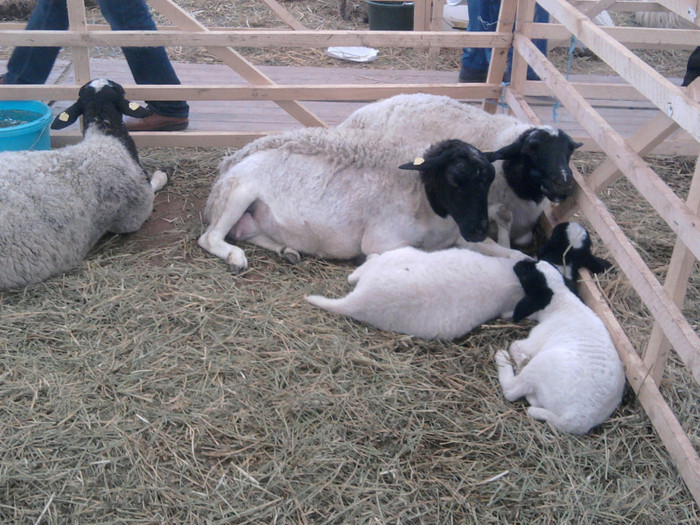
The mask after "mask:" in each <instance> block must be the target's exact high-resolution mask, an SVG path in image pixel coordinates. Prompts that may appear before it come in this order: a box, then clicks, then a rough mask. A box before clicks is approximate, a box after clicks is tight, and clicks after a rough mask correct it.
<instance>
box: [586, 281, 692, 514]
mask: <svg viewBox="0 0 700 525" xmlns="http://www.w3.org/2000/svg"><path fill="white" fill-rule="evenodd" d="M581 273H582V276H583V279H582V282H581V284H580V285H579V290H580V292H581V296H582V298H583V299H584V301H585V302H586V304H587V305H588V306H590V307H591V309H592V310H593V311H594V312H595V313H596V314H597V315H598V317H600V318H601V320H602V321H603V323H605V326H606V328H607V329H608V332H610V336H611V337H612V339H613V341H614V342H615V347H616V348H617V352H618V354H619V355H620V359H622V362H623V363H624V365H625V374H626V375H627V381H628V382H629V384H630V386H631V387H632V389H633V390H634V392H635V394H636V395H637V399H639V402H640V404H641V405H642V407H643V408H644V412H646V414H647V417H649V419H650V420H651V423H652V425H654V429H655V430H656V433H657V434H658V435H659V437H660V438H661V442H662V443H663V444H664V446H665V447H666V450H668V453H669V455H670V456H671V459H672V460H673V463H674V465H675V467H676V469H678V472H679V473H680V475H681V477H682V478H683V481H685V484H686V486H687V487H688V490H689V491H690V493H691V494H692V495H693V498H694V499H695V503H696V504H697V505H700V458H698V454H697V452H695V449H694V448H693V444H692V443H691V442H690V440H689V439H688V436H687V435H686V434H685V432H684V430H683V426H682V425H681V424H680V423H679V422H678V419H677V418H676V416H675V415H674V414H673V411H672V410H671V408H670V407H669V406H668V404H667V403H666V401H665V400H664V398H663V396H662V395H661V392H660V391H659V387H658V386H657V383H656V382H655V381H654V380H653V379H652V378H651V377H650V376H649V374H648V370H647V368H646V367H645V366H644V364H643V363H642V361H641V359H640V358H639V356H638V355H637V352H636V351H635V349H634V347H633V346H632V343H630V341H629V339H628V338H627V336H626V334H625V333H624V331H623V329H622V327H621V326H620V324H619V323H618V322H617V319H615V316H614V315H613V313H612V312H611V311H610V309H609V308H608V306H607V304H606V302H605V298H604V297H603V295H602V294H601V293H600V291H599V290H598V288H597V286H596V283H595V281H594V279H592V278H591V277H590V274H589V273H588V272H587V271H585V270H582V272H581Z"/></svg>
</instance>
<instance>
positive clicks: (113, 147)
mask: <svg viewBox="0 0 700 525" xmlns="http://www.w3.org/2000/svg"><path fill="white" fill-rule="evenodd" d="M146 114H147V110H146V109H145V108H142V107H140V106H139V105H138V104H136V103H133V102H129V101H128V100H126V99H125V98H124V89H123V88H122V87H121V86H120V85H119V84H116V83H115V82H111V81H109V80H93V81H91V82H89V83H87V84H85V85H84V86H83V87H82V88H80V91H79V96H78V100H77V101H76V102H75V104H73V105H72V106H70V107H69V108H68V109H66V110H65V111H64V112H62V113H60V114H59V115H58V116H57V117H56V118H55V119H54V121H53V123H52V125H51V127H52V128H53V129H62V128H64V127H66V126H68V125H70V124H72V123H73V122H75V121H76V120H77V119H78V117H79V116H80V115H83V123H84V126H85V130H84V136H83V140H82V141H81V142H80V143H78V144H75V145H72V146H67V147H65V148H61V149H58V150H53V151H33V152H6V153H2V154H0V289H11V288H17V287H21V286H25V285H27V284H30V283H34V282H38V281H42V280H44V279H47V278H49V277H51V276H53V275H56V274H59V273H62V272H65V271H67V270H69V269H70V268H72V267H74V266H75V265H76V264H78V263H79V262H80V261H81V260H82V259H83V258H84V257H85V255H86V254H87V252H88V250H90V248H91V247H92V246H93V245H94V244H95V243H96V242H97V240H98V239H99V238H100V237H102V235H104V234H105V233H107V232H114V233H128V232H134V231H136V230H138V229H139V228H140V227H141V225H142V224H143V222H144V221H145V220H146V219H147V218H148V216H149V215H150V213H151V211H152V209H153V197H154V195H153V194H154V191H156V190H158V189H160V188H161V187H162V186H163V185H164V184H165V182H166V180H167V176H166V175H165V173H163V172H161V171H157V172H156V173H154V175H153V178H152V180H151V181H150V182H149V179H148V176H147V174H146V172H145V171H144V170H143V168H142V167H141V165H140V163H139V159H138V154H137V152H136V146H135V145H134V142H133V140H132V139H131V137H130V136H129V134H128V132H127V130H126V127H125V126H124V124H123V123H122V115H130V116H134V117H143V116H144V115H146Z"/></svg>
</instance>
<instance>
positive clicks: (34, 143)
mask: <svg viewBox="0 0 700 525" xmlns="http://www.w3.org/2000/svg"><path fill="white" fill-rule="evenodd" d="M52 117H53V113H52V112H51V108H50V107H49V106H47V105H46V104H43V103H42V102H36V101H33V100H2V101H0V151H22V150H41V149H51V136H50V133H49V125H50V124H51V120H52Z"/></svg>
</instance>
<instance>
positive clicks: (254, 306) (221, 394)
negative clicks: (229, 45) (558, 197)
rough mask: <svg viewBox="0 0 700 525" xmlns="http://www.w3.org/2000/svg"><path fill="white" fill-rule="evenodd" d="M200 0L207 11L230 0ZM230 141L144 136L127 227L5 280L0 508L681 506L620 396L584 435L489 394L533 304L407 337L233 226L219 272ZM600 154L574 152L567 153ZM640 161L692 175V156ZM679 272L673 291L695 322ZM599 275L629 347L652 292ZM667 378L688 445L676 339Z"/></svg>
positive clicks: (84, 519)
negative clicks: (210, 222)
mask: <svg viewBox="0 0 700 525" xmlns="http://www.w3.org/2000/svg"><path fill="white" fill-rule="evenodd" d="M180 3H181V5H183V6H184V7H186V8H189V9H191V10H192V11H193V12H195V13H196V14H197V15H198V16H199V15H200V11H203V10H204V9H205V8H204V7H203V3H202V2H194V1H191V2H180ZM253 3H254V2H240V6H241V10H240V11H245V8H246V6H248V5H249V4H253ZM334 3H335V2H334V1H330V0H329V1H327V2H324V4H327V5H326V8H327V9H328V13H331V12H333V13H334V12H335V11H332V10H333V9H334V5H333V4H334ZM195 4H197V5H195ZM292 4H295V5H294V8H295V9H300V10H303V9H305V8H306V9H310V5H312V4H313V3H312V2H302V1H299V2H290V3H289V4H287V3H285V6H287V5H289V6H290V7H291V5H292ZM319 4H321V2H319ZM238 5H239V3H236V6H238ZM207 6H208V7H207V8H208V9H209V11H207V12H206V13H204V12H203V13H202V18H203V19H204V20H205V21H207V20H206V19H207V17H211V19H212V20H211V21H207V23H210V24H212V25H217V24H220V25H224V22H225V20H223V19H222V20H221V21H217V20H218V19H216V16H217V14H219V13H220V14H221V15H222V17H223V15H224V14H225V13H230V12H236V11H237V10H238V8H237V7H232V6H231V4H230V3H228V2H207ZM260 11H261V12H262V9H261V8H260ZM309 16H311V15H309ZM251 20H252V19H251ZM338 23H341V22H340V21H339V22H338ZM225 153H226V151H224V150H204V149H197V150H195V149H188V150H183V149H168V150H160V149H151V150H143V151H142V152H141V156H142V158H143V160H144V163H145V164H146V166H147V167H148V168H149V169H151V170H152V169H154V168H155V167H158V166H161V165H164V164H165V165H170V166H174V167H175V174H174V176H173V177H172V178H171V181H170V182H169V184H168V185H167V186H166V187H165V188H164V190H163V191H162V192H161V193H160V194H159V195H158V196H157V200H156V209H155V211H154V214H153V216H152V218H151V219H150V220H149V221H148V222H147V223H146V225H145V226H144V228H142V230H141V231H140V232H139V233H137V234H133V235H129V236H108V237H106V238H105V239H103V241H102V242H101V243H100V245H99V246H97V247H96V248H95V249H94V250H93V251H92V252H91V254H90V255H89V256H88V258H87V259H86V260H85V261H84V262H83V263H82V264H81V265H79V266H78V267H77V268H76V269H75V270H73V271H71V272H69V273H68V274H66V275H64V276H61V277H57V278H54V279H51V280H49V281H47V282H44V283H39V284H35V285H32V286H29V287H27V288H25V289H23V290H18V291H14V292H5V293H0V522H2V523H7V524H10V523H13V524H14V523H16V524H20V523H21V524H24V523H45V524H65V523H76V524H84V523H101V524H105V525H107V524H122V523H133V524H147V523H173V524H175V523H177V524H201V523H210V524H273V523H280V524H283V523H302V524H321V523H326V524H338V525H340V524H349V523H368V524H369V523H372V524H374V523H377V524H379V523H393V524H399V523H400V524H449V523H479V524H501V523H512V524H516V523H521V524H528V525H535V524H563V523H576V524H600V523H605V524H632V523H633V524H635V525H637V524H643V525H645V524H650V525H651V524H659V525H661V524H671V523H673V524H695V523H698V522H700V513H699V512H698V509H697V507H696V506H695V504H694V503H693V500H692V497H691V495H690V493H689V492H688V490H687V489H686V487H685V485H684V483H683V481H682V479H681V478H680V477H679V475H678V473H677V471H676V469H675V468H674V467H673V466H672V464H671V460H670V458H669V456H668V454H667V453H666V451H665V449H664V447H663V445H662V444H661V443H660V441H659V439H658V437H657V436H656V433H655V432H654V430H653V428H652V427H651V424H650V423H649V420H648V419H647V417H646V416H645V414H644V411H643V410H642V409H641V407H640V406H639V404H638V403H637V401H636V399H635V398H634V396H633V395H631V394H629V393H628V394H627V395H626V396H625V399H624V401H623V404H622V406H621V407H620V408H619V409H618V410H617V411H616V412H615V413H614V415H613V417H611V418H610V419H609V420H608V421H607V422H606V423H605V424H604V425H602V426H601V427H600V428H598V429H595V430H594V431H593V432H592V433H591V434H590V435H587V436H572V435H568V434H564V433H561V432H558V431H556V430H553V429H552V428H550V427H549V426H547V425H545V424H542V423H538V422H535V421H533V420H531V419H530V418H529V417H528V416H527V414H526V412H525V409H526V406H527V404H526V403H525V402H524V401H521V402H517V403H508V402H506V401H505V400H504V398H503V396H502V393H501V391H500V386H499V384H498V379H497V376H496V371H495V367H494V364H493V353H494V351H495V350H496V349H498V348H502V347H504V346H506V345H508V344H509V342H511V341H513V340H514V339H517V338H521V337H524V336H525V335H526V333H527V330H528V329H529V328H530V326H531V325H528V324H527V323H523V324H521V325H513V324H510V323H508V322H505V321H494V322H492V323H488V324H487V325H485V326H483V327H482V328H480V329H479V330H476V331H474V332H473V333H471V334H469V335H468V336H466V337H464V338H461V339H458V340H455V341H423V340H420V339H414V338H411V337H407V336H403V335H397V334H392V333H387V332H381V331H379V330H376V329H374V328H371V327H368V326H366V325H363V324H361V323H357V322H354V321H351V320H349V319H346V318H342V317H338V316H334V315H331V314H329V313H327V312H324V311H322V310H318V309H315V308H313V307H311V306H310V305H309V304H307V303H306V302H305V300H304V296H305V295H308V294H312V293H323V294H326V295H332V296H338V295H341V294H343V293H345V292H347V291H348V290H349V286H348V284H347V282H346V277H347V275H348V274H349V273H350V271H351V269H352V268H353V266H352V264H350V263H346V262H336V261H320V260H314V259H311V258H304V259H303V260H302V262H301V263H300V264H298V265H295V266H292V265H289V264H287V263H285V262H283V261H281V260H280V259H279V258H278V257H276V256H275V255H274V254H271V253H269V252H267V251H264V250H260V249H257V248H255V247H252V246H244V248H245V250H246V253H247V255H248V257H249V262H250V269H249V270H248V271H247V272H245V273H244V274H242V275H239V276H233V275H231V274H230V273H229V272H228V270H227V268H226V265H225V264H224V263H223V262H222V261H221V260H219V259H216V258H214V257H213V256H211V255H209V254H207V253H204V252H203V251H202V250H201V249H200V248H199V247H198V246H197V244H196V238H197V236H198V235H199V234H200V233H201V232H202V231H203V227H204V224H203V222H202V217H201V212H202V210H203V205H204V201H205V199H206V197H207V195H208V192H209V188H210V186H211V184H212V182H213V180H214V178H215V177H216V166H217V164H218V162H219V160H220V159H221V157H222V156H223V155H224V154H225ZM601 160H602V159H601V158H600V156H596V155H592V154H588V155H584V154H581V153H577V155H576V164H577V166H578V167H579V169H581V170H582V171H584V172H587V171H590V170H591V169H592V168H593V167H594V166H595V165H596V164H597V163H599V162H600V161H601ZM650 160H651V161H652V162H653V163H654V167H655V169H656V170H657V171H658V172H659V173H661V174H662V175H663V176H664V177H666V178H667V179H668V180H669V181H670V182H671V183H673V184H674V187H677V188H678V192H679V195H684V192H687V187H688V184H689V180H690V177H691V175H692V170H693V165H692V159H690V160H689V159H670V158H662V157H655V158H652V159H650ZM603 198H604V199H605V201H606V204H607V205H608V206H609V207H610V209H611V210H612V211H613V213H614V214H615V215H616V216H617V217H618V218H619V221H620V224H621V226H622V227H623V229H624V230H625V232H626V233H627V234H628V235H629V236H630V237H631V238H632V239H633V240H634V242H635V244H636V245H637V246H638V247H639V249H640V252H641V253H642V254H643V256H644V257H645V259H646V260H647V261H648V262H649V263H650V265H651V267H652V269H653V270H654V271H655V272H657V273H658V274H659V275H660V276H663V275H664V273H665V271H666V267H667V264H668V258H669V256H670V253H671V250H672V248H673V237H672V236H671V235H670V232H669V231H668V230H667V228H666V227H665V226H664V225H662V224H660V222H659V221H658V219H657V218H656V216H655V214H654V213H653V212H652V211H651V210H649V209H648V206H646V205H645V204H644V203H643V202H642V200H641V198H638V196H637V195H636V193H635V190H634V189H633V188H631V187H629V185H628V184H626V183H625V182H624V181H620V182H618V183H616V184H615V185H613V186H612V187H611V188H610V189H608V190H607V191H606V192H605V194H604V195H603ZM598 246H599V245H598ZM597 251H598V253H599V254H601V255H605V253H604V250H601V249H600V247H599V248H598V250H597ZM697 273H698V272H697V269H696V271H695V272H694V274H693V278H692V280H691V286H690V290H689V300H688V302H687V306H686V309H685V313H686V315H687V316H688V318H689V319H690V320H691V323H692V324H693V326H694V327H695V328H696V329H698V327H699V326H700V319H699V318H698V316H699V315H700V313H699V312H698V308H697V304H698V295H699V292H698V290H699V288H698V275H697ZM599 279H600V285H601V287H602V288H603V289H604V290H605V292H606V294H607V295H608V297H609V298H610V301H611V306H612V307H613V309H614V311H615V312H616V314H617V316H618V319H619V320H620V321H621V322H622V323H623V325H624V326H625V328H626V329H627V330H628V332H629V333H630V334H631V335H632V337H633V342H634V343H635V344H636V345H637V347H638V348H643V347H644V343H645V341H646V339H647V338H648V335H649V333H650V330H651V322H650V317H649V314H648V312H647V311H646V309H645V308H643V307H642V305H641V303H640V301H639V299H638V298H637V297H636V295H635V294H634V293H633V292H632V291H631V288H630V287H629V284H628V283H627V281H626V279H625V277H624V275H622V274H621V273H620V272H619V271H617V270H616V269H613V270H612V271H610V272H608V273H606V274H605V275H603V276H601V277H600V278H599ZM662 389H663V392H664V395H665V396H666V398H667V399H668V401H669V403H670V404H671V406H672V408H673V410H674V411H675V412H676V413H677V414H678V416H679V419H680V420H681V423H682V424H683V426H684V428H685V430H686V431H687V432H689V435H690V438H691V440H692V441H693V443H694V444H695V446H696V447H697V446H698V445H699V444H700V443H699V439H700V437H699V436H698V430H697V429H698V428H700V414H699V413H698V412H699V410H700V409H699V408H698V406H699V405H698V403H697V385H696V384H695V383H694V381H693V379H692V378H691V377H689V375H688V374H687V372H686V371H685V370H684V369H683V367H682V365H681V364H680V363H679V362H678V361H677V358H675V357H673V356H672V359H671V362H670V364H669V371H668V373H667V374H666V376H665V378H664V382H663V384H662Z"/></svg>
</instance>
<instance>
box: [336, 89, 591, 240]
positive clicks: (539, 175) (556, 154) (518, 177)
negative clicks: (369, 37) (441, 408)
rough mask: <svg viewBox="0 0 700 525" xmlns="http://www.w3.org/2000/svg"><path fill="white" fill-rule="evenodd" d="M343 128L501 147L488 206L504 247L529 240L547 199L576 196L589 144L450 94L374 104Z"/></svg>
mask: <svg viewBox="0 0 700 525" xmlns="http://www.w3.org/2000/svg"><path fill="white" fill-rule="evenodd" d="M337 127H338V129H349V128H351V129H364V130H375V131H381V132H383V133H384V134H385V135H387V136H395V137H397V140H401V141H402V142H403V143H405V144H409V145H413V146H414V147H416V148H421V147H425V145H426V144H429V143H431V142H436V141H439V140H444V139H446V138H457V139H460V140H463V141H465V142H469V143H471V144H473V145H474V146H475V147H477V148H479V149H481V150H484V151H487V150H497V151H496V152H495V154H494V155H493V157H491V158H492V159H504V160H503V162H502V163H501V162H498V163H496V164H495V166H496V179H495V181H494V183H493V184H492V186H491V190H490V191H489V204H490V205H492V206H493V207H492V209H491V210H490V211H491V212H492V213H490V216H491V219H492V220H493V221H495V222H496V224H497V225H498V226H499V229H498V232H500V234H498V232H497V231H496V230H493V229H492V231H491V232H490V236H491V237H496V238H497V239H498V242H499V244H502V245H504V246H510V244H511V241H513V242H514V243H515V244H516V245H518V246H523V245H526V244H528V243H529V242H530V241H531V240H532V228H533V227H534V225H535V223H536V222H537V220H538V218H539V217H540V215H541V214H542V212H543V211H544V210H545V209H546V208H547V206H549V203H548V202H547V199H548V200H549V201H552V202H555V203H558V202H560V201H562V200H563V199H565V198H566V197H568V196H569V195H571V193H572V192H573V190H574V179H573V175H572V172H571V169H570V168H569V160H570V159H571V155H572V153H573V152H574V150H575V149H576V148H579V147H581V146H582V143H580V142H575V141H574V140H573V139H572V138H571V137H570V136H569V135H568V134H567V133H566V132H564V131H563V130H561V129H556V128H553V127H551V126H533V125H531V124H527V123H524V122H521V121H519V120H518V119H517V118H515V117H513V116H510V115H504V114H498V115H492V114H490V113H487V112H485V111H483V110H481V109H479V108H477V107H475V106H472V105H468V104H463V103H460V102H458V101H456V100H454V99H452V98H449V97H446V96H438V95H428V94H425V93H418V94H410V95H397V96H394V97H390V98H388V99H384V100H380V101H377V102H374V103H371V104H368V105H366V106H363V107H362V108H360V109H358V110H356V111H355V112H354V113H352V114H351V115H350V116H349V117H348V118H347V119H346V120H345V121H344V122H342V123H341V124H339V125H338V126H337ZM499 148H500V149H499ZM499 215H500V216H499ZM511 216H512V218H511Z"/></svg>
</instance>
